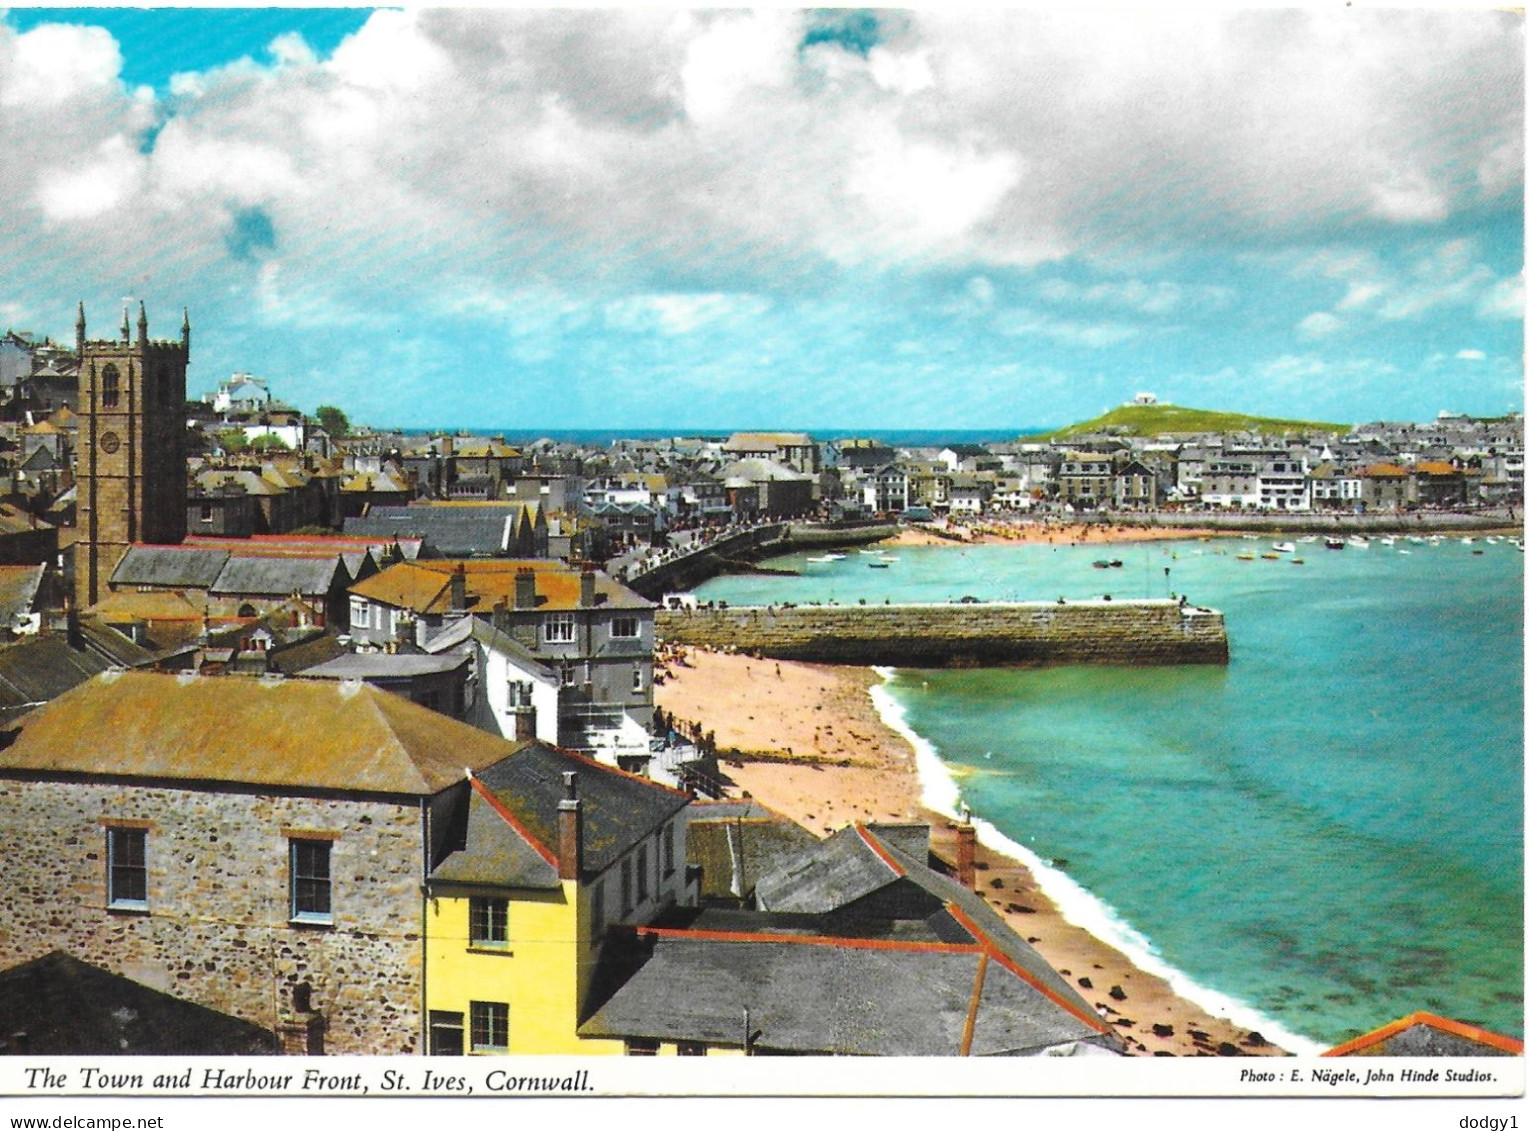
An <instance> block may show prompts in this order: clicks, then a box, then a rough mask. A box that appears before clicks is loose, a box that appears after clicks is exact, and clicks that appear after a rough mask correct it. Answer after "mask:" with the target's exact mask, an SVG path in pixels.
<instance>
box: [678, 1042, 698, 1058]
mask: <svg viewBox="0 0 1529 1131" xmlns="http://www.w3.org/2000/svg"><path fill="white" fill-rule="evenodd" d="M674 1055H675V1056H705V1055H706V1046H705V1045H703V1044H701V1043H699V1042H698V1041H681V1042H680V1043H679V1044H678V1045H677V1046H675V1049H674Z"/></svg>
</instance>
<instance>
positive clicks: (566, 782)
mask: <svg viewBox="0 0 1529 1131" xmlns="http://www.w3.org/2000/svg"><path fill="white" fill-rule="evenodd" d="M578 779H579V775H578V774H577V773H575V772H573V771H571V770H570V771H568V772H566V773H564V774H563V791H564V794H565V796H564V797H563V800H561V801H559V802H558V804H557V842H558V851H557V875H558V879H561V880H577V879H578V878H579V873H580V871H581V870H582V866H583V859H582V857H583V852H584V813H583V807H582V803H581V802H580V801H579V785H578Z"/></svg>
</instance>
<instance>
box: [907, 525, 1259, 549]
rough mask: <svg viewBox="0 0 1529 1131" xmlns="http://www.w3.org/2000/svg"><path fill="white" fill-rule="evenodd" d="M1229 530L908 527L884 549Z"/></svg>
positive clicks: (1150, 538)
mask: <svg viewBox="0 0 1529 1131" xmlns="http://www.w3.org/2000/svg"><path fill="white" fill-rule="evenodd" d="M1237 533H1238V532H1237V531H1229V530H1209V529H1207V530H1194V529H1181V528H1178V527H1163V526H1148V525H1145V524H1140V525H1132V524H1130V523H1119V524H1116V523H1110V524H1105V523H1100V522H1058V521H1054V520H1050V519H1047V520H1027V521H1022V522H997V521H993V520H986V521H983V522H979V523H974V524H972V525H969V526H963V525H959V524H957V525H946V526H934V525H926V526H906V527H904V528H903V529H902V530H900V531H898V532H897V534H895V535H893V536H892V537H891V538H886V539H883V540H882V541H881V542H879V543H878V545H881V546H949V545H951V544H952V543H960V544H963V545H970V546H979V545H983V544H988V543H1004V542H1012V543H1018V544H1032V543H1040V544H1050V545H1053V546H1081V545H1105V544H1108V543H1115V542H1158V541H1162V540H1163V539H1165V538H1176V539H1183V538H1225V537H1227V536H1228V535H1234V536H1235V535H1236V534H1237Z"/></svg>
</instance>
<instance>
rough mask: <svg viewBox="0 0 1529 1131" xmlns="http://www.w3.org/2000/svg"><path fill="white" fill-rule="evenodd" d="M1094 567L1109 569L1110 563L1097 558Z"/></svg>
mask: <svg viewBox="0 0 1529 1131" xmlns="http://www.w3.org/2000/svg"><path fill="white" fill-rule="evenodd" d="M1094 568H1095V569H1109V568H1110V563H1109V562H1107V561H1104V560H1102V559H1101V560H1099V561H1097V562H1095V563H1094Z"/></svg>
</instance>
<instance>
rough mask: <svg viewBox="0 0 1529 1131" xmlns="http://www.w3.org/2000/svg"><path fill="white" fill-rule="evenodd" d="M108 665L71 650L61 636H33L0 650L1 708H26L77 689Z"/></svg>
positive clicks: (107, 662)
mask: <svg viewBox="0 0 1529 1131" xmlns="http://www.w3.org/2000/svg"><path fill="white" fill-rule="evenodd" d="M109 667H111V662H110V661H109V660H106V659H104V658H102V657H100V656H97V655H94V654H93V653H90V652H82V651H79V650H78V649H75V648H71V647H70V646H69V642H68V641H67V640H65V639H64V638H63V637H62V636H34V637H32V638H30V639H28V640H23V641H21V642H20V643H17V644H8V645H5V646H4V647H0V707H24V706H25V707H29V706H33V705H35V704H38V703H45V702H47V701H48V700H49V699H53V698H56V697H57V696H60V695H62V694H63V693H64V692H66V691H68V690H69V689H70V688H72V687H78V686H79V685H80V684H82V683H84V682H85V681H86V680H87V679H89V678H90V677H91V676H95V675H99V674H100V673H101V672H103V671H106V670H107V669H108V668H109Z"/></svg>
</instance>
